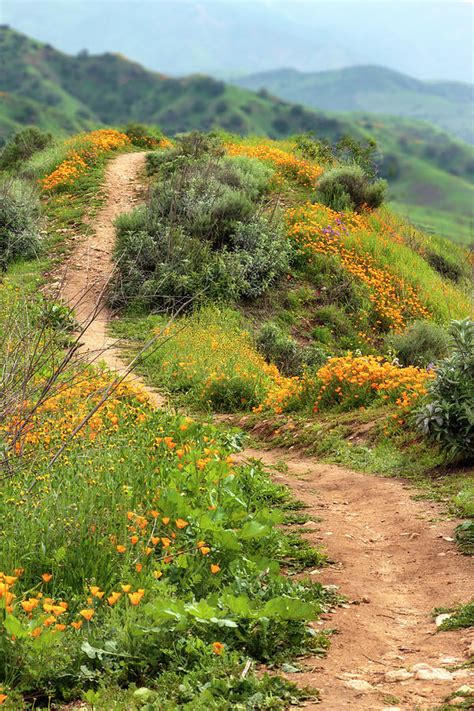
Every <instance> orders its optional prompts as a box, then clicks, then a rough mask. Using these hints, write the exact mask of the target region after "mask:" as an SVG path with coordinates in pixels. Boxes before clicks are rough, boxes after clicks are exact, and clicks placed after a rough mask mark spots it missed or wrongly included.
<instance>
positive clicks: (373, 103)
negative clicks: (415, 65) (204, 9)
mask: <svg viewBox="0 0 474 711" xmlns="http://www.w3.org/2000/svg"><path fill="white" fill-rule="evenodd" d="M234 83H235V84H237V85H238V86H243V87H245V88H247V89H251V90H253V91H258V90H259V89H261V88H266V89H267V90H268V91H270V92H271V93H272V94H275V95H276V96H281V97H282V98H284V99H286V100H287V101H292V102H296V103H301V104H305V105H307V106H313V107H315V108H318V109H323V110H329V111H369V112H371V113H375V114H377V113H378V114H380V113H381V114H392V115H393V116H405V117H409V118H413V119H417V120H421V121H428V122H430V123H432V124H434V125H436V126H438V127H439V128H441V129H443V130H445V131H448V132H449V133H452V134H453V135H455V136H457V137H458V138H460V139H462V140H464V141H468V142H470V143H473V142H474V134H473V129H472V125H473V120H474V115H473V108H472V100H473V88H472V86H470V85H469V84H462V83H459V82H427V81H421V80H419V79H413V78H412V77H409V76H406V75H404V74H400V73H398V72H395V71H393V70H391V69H386V68H385V67H377V66H359V67H348V68H346V69H340V70H334V71H326V72H308V73H305V72H298V71H296V70H294V69H281V70H274V71H269V72H263V73H259V74H251V75H249V76H245V77H241V78H239V79H236V80H235V81H234Z"/></svg>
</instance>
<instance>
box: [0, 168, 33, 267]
mask: <svg viewBox="0 0 474 711" xmlns="http://www.w3.org/2000/svg"><path fill="white" fill-rule="evenodd" d="M38 221H39V200H38V196H37V194H36V191H35V190H34V188H32V187H31V186H30V185H29V184H28V183H25V182H23V181H21V180H13V179H6V180H3V181H1V182H0V270H3V269H5V268H6V266H7V265H8V264H9V263H10V262H12V261H14V260H15V259H19V258H21V259H30V258H33V257H34V256H36V255H37V253H38V250H39V231H38Z"/></svg>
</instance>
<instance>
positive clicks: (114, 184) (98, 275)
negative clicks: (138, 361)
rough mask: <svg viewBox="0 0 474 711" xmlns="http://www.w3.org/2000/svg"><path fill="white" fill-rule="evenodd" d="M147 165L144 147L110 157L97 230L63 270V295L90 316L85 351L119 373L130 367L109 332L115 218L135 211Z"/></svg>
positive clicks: (152, 394)
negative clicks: (107, 299) (141, 150)
mask: <svg viewBox="0 0 474 711" xmlns="http://www.w3.org/2000/svg"><path fill="white" fill-rule="evenodd" d="M144 165H145V154H144V153H123V154H121V155H119V156H118V157H117V158H115V159H113V160H111V161H110V162H109V164H108V166H107V169H106V172H105V181H104V191H105V202H104V205H103V207H102V208H101V209H100V210H99V212H98V214H97V216H96V217H95V219H94V221H93V224H92V226H93V233H92V234H91V235H89V236H88V237H87V238H85V239H81V240H80V241H79V242H78V244H77V246H76V247H75V249H74V250H73V252H72V254H71V255H70V257H69V258H68V260H67V262H66V264H65V268H64V271H63V274H62V275H61V283H62V288H61V293H60V295H61V297H62V299H63V300H64V301H65V302H66V303H67V304H68V305H69V306H70V307H71V308H72V309H74V311H75V315H76V319H77V321H78V322H79V323H80V324H85V323H87V322H88V321H91V322H90V325H89V326H88V327H87V329H86V330H85V331H84V333H83V336H82V339H81V341H82V350H83V352H85V353H87V354H88V356H90V360H91V361H101V362H105V363H106V365H107V366H108V367H109V368H111V369H112V370H115V371H117V372H118V373H120V374H124V373H126V372H127V364H126V362H125V361H124V360H123V359H122V357H121V355H120V352H119V350H118V349H117V347H116V342H115V339H113V338H111V337H110V336H109V335H108V333H107V325H108V323H109V322H110V320H111V318H112V314H111V312H110V309H109V308H108V306H107V304H106V302H105V299H104V291H105V289H106V288H107V284H108V282H109V279H110V277H111V275H112V273H113V270H114V265H113V261H112V251H113V247H114V241H115V229H114V225H113V223H114V220H115V218H116V217H117V216H118V215H120V214H121V213H123V212H128V211H130V210H131V209H133V207H135V206H136V204H137V203H139V202H140V193H141V189H142V186H141V183H140V174H141V172H142V170H143V168H144ZM91 319H92V320H91ZM127 378H128V379H129V380H133V382H134V383H135V384H139V385H140V386H141V387H142V388H144V389H145V390H146V391H147V393H148V395H149V398H150V401H151V402H152V403H153V404H154V405H155V406H156V407H161V406H162V405H163V403H164V398H163V397H162V396H160V394H159V393H157V392H156V391H155V390H153V389H152V388H150V387H148V386H146V385H145V383H144V382H143V381H142V379H141V378H139V377H138V376H137V375H135V374H129V375H127Z"/></svg>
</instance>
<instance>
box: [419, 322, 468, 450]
mask: <svg viewBox="0 0 474 711" xmlns="http://www.w3.org/2000/svg"><path fill="white" fill-rule="evenodd" d="M450 336H451V342H450V354H449V355H448V357H447V358H445V359H444V360H442V361H441V362H440V363H439V365H438V367H437V369H436V378H435V379H434V380H433V381H432V383H431V384H430V386H429V388H428V396H427V400H426V402H425V404H424V405H422V406H421V407H420V408H419V409H418V411H417V413H416V422H417V425H418V427H419V428H420V430H421V431H422V432H423V434H425V435H426V436H427V437H428V438H429V439H430V440H432V441H433V442H436V443H437V444H439V446H440V447H441V448H442V449H443V450H444V451H445V453H446V455H447V456H448V457H450V458H451V459H460V460H466V461H472V460H473V459H474V322H473V321H471V320H469V319H464V320H463V321H453V322H452V324H451V328H450Z"/></svg>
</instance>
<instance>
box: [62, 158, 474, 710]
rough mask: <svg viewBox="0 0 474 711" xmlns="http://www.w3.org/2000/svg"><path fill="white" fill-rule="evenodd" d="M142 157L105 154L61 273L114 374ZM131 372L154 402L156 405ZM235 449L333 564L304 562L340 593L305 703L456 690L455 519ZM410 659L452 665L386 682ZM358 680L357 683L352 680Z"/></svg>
mask: <svg viewBox="0 0 474 711" xmlns="http://www.w3.org/2000/svg"><path fill="white" fill-rule="evenodd" d="M143 162H144V154H143V153H128V154H123V155H120V156H118V157H117V158H115V159H114V160H112V161H111V162H110V163H109V166H108V169H107V173H106V180H105V191H106V200H105V204H104V206H103V208H102V209H101V210H100V212H99V214H98V215H97V216H96V218H95V220H94V227H95V230H94V234H92V235H91V236H90V237H87V238H84V239H83V240H82V241H79V242H78V243H77V245H76V247H75V249H74V250H73V252H72V254H71V256H70V258H69V259H68V261H67V264H66V271H65V278H64V287H63V297H64V299H65V300H66V302H67V303H69V304H70V305H71V306H72V307H74V308H75V310H76V316H77V318H78V320H79V321H84V320H85V319H87V318H88V317H89V315H90V314H91V313H93V312H94V310H97V309H98V311H99V313H98V315H97V317H96V318H94V320H93V322H92V324H91V325H90V327H89V328H88V329H87V331H86V332H85V334H84V337H83V347H84V350H85V351H87V352H89V353H90V357H91V360H92V359H94V358H97V357H100V359H101V360H103V361H105V362H106V363H107V365H109V367H110V368H112V369H115V370H118V371H119V372H123V371H124V370H125V369H126V364H125V362H124V361H123V360H122V359H121V357H120V355H119V353H118V351H117V348H116V346H115V343H114V342H113V341H112V340H111V339H110V338H109V337H108V335H107V324H108V322H109V320H110V318H111V313H110V311H109V310H108V308H107V307H106V306H105V304H104V300H103V291H104V289H105V287H106V285H107V282H108V279H109V278H110V275H111V273H112V260H111V252H112V248H113V243H114V229H113V224H112V223H113V220H114V219H115V217H116V216H117V215H118V214H119V213H121V212H124V211H127V210H129V209H131V208H132V207H133V205H134V204H135V203H136V202H137V201H138V200H139V199H140V198H139V192H140V173H141V170H142V168H143ZM136 380H137V381H138V382H140V383H141V385H142V386H143V387H144V388H145V389H146V390H147V391H148V392H149V394H150V397H151V399H152V401H153V402H154V403H155V405H156V406H161V405H162V404H163V400H162V398H161V397H159V395H157V393H155V392H154V391H153V390H150V389H149V388H147V386H146V385H145V384H144V383H142V382H141V381H140V379H139V378H136ZM243 457H244V458H257V459H262V461H263V462H264V463H265V464H267V465H269V466H275V465H279V466H277V469H279V470H280V472H279V471H277V469H275V470H274V471H275V473H274V478H275V480H276V481H278V482H280V483H282V484H285V485H286V486H288V487H289V488H290V489H291V490H292V492H293V494H294V495H295V496H296V497H297V498H299V499H301V500H302V501H303V502H304V503H305V504H306V506H307V509H306V511H307V513H308V514H309V516H310V517H311V519H312V522H308V524H305V528H306V530H307V533H306V535H307V537H308V539H309V540H310V541H311V542H312V543H314V544H315V545H317V546H323V547H324V549H325V550H326V551H327V553H328V555H329V557H330V559H332V560H334V561H335V563H334V565H331V566H329V567H326V568H323V569H318V570H314V571H311V574H312V576H313V577H314V579H315V580H318V581H320V582H321V583H324V584H327V585H329V584H330V585H336V586H337V588H338V591H339V592H340V593H341V594H342V595H344V596H345V597H346V599H347V601H348V602H347V604H346V605H345V606H343V607H339V608H337V610H336V611H334V612H331V613H328V614H326V615H324V616H323V619H322V620H320V621H319V622H317V623H316V627H317V628H331V629H336V630H337V631H338V633H337V634H335V635H334V636H333V637H332V644H331V648H330V650H329V652H328V654H327V656H326V657H324V658H320V657H315V658H311V659H306V660H302V662H301V666H302V668H303V671H302V672H300V673H293V674H288V675H287V676H288V677H289V678H292V679H293V680H294V681H296V682H297V683H298V684H310V685H313V686H315V687H317V688H318V689H320V691H321V702H320V703H318V704H315V703H313V702H311V703H309V704H308V706H307V708H318V709H327V710H328V711H329V710H331V711H337V710H338V709H345V708H349V707H351V708H352V709H357V710H358V709H361V710H362V709H364V710H365V709H392V708H399V709H404V710H405V709H406V710H408V709H410V710H415V709H432V708H434V707H436V706H437V704H439V703H440V702H441V701H442V700H443V699H444V698H446V696H447V695H448V694H450V693H452V692H453V691H455V690H457V689H459V687H461V686H463V685H465V684H470V685H471V686H472V685H474V679H473V672H472V671H470V670H469V669H466V668H463V669H459V668H458V670H457V671H456V668H457V667H459V666H460V665H462V664H463V663H465V662H466V661H467V650H468V647H469V645H470V644H472V643H473V634H472V630H471V631H470V632H469V631H466V630H461V631H456V632H443V633H441V632H439V633H438V632H437V631H436V626H435V624H434V622H433V619H432V616H431V611H432V610H433V608H435V607H438V606H446V607H451V606H453V605H456V604H458V603H462V602H466V601H467V600H468V599H469V597H471V596H472V591H473V565H472V562H471V559H469V558H468V557H466V556H463V555H461V554H460V553H459V552H458V550H457V549H456V546H455V544H454V542H453V530H454V527H455V525H456V523H457V522H456V521H453V520H450V519H448V518H446V516H445V515H444V513H443V511H442V509H441V508H440V506H439V505H437V504H435V503H433V502H430V501H426V500H423V501H421V500H415V499H414V495H415V494H416V493H417V492H416V491H415V490H414V489H413V488H412V487H410V486H409V485H408V484H406V483H405V482H403V481H398V480H394V479H385V478H381V477H377V476H370V475H366V474H361V473H357V472H353V471H350V470H348V469H344V468H341V467H338V466H331V465H327V464H322V463H321V462H318V461H316V460H315V459H312V458H307V457H304V456H302V455H299V454H295V453H289V452H288V450H278V449H273V450H270V451H255V450H247V451H245V452H244V453H243ZM282 463H284V465H285V466H284V467H282V466H280V465H281V464H282ZM282 469H284V470H285V473H284V474H282V473H281V470H282ZM320 519H321V520H320ZM417 664H425V665H428V666H429V667H432V668H435V669H438V670H439V669H444V670H451V674H450V675H448V674H446V673H445V674H444V676H445V677H446V678H445V679H436V680H423V679H419V678H415V676H409V677H408V678H407V679H406V680H401V681H390V680H389V677H387V676H386V675H387V673H388V672H391V671H394V670H400V669H405V670H407V671H408V672H409V673H412V674H413V666H414V665H417ZM430 674H431V672H428V676H429V675H430ZM436 674H438V676H443V673H441V674H439V672H437V673H436V672H435V675H436ZM421 675H422V676H423V672H422V673H421ZM426 675H427V674H424V676H426ZM361 681H362V682H366V685H365V688H364V689H360V688H354V687H360V686H361ZM368 685H370V686H368ZM362 686H364V684H362Z"/></svg>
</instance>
